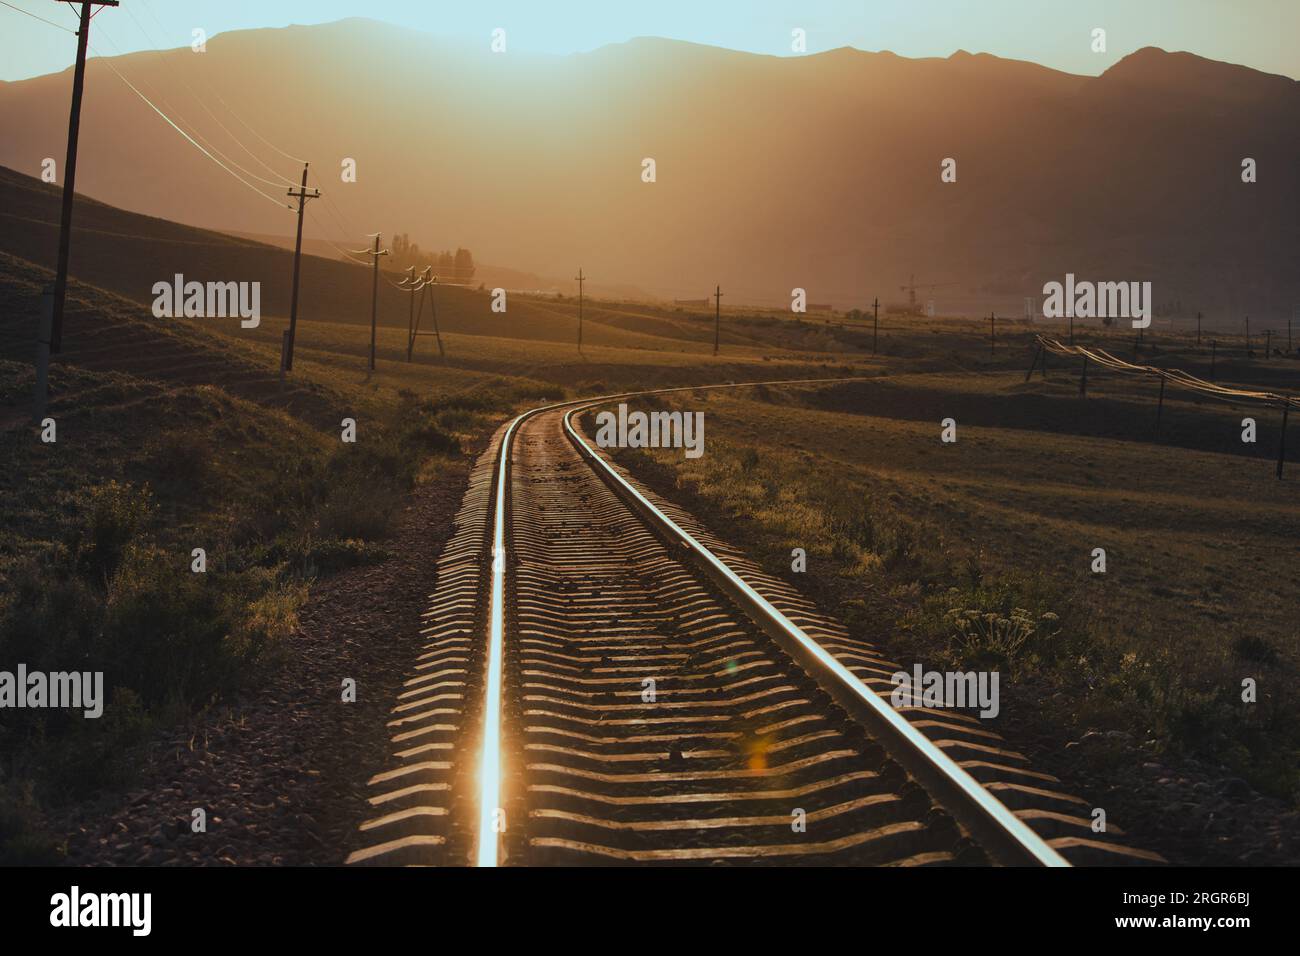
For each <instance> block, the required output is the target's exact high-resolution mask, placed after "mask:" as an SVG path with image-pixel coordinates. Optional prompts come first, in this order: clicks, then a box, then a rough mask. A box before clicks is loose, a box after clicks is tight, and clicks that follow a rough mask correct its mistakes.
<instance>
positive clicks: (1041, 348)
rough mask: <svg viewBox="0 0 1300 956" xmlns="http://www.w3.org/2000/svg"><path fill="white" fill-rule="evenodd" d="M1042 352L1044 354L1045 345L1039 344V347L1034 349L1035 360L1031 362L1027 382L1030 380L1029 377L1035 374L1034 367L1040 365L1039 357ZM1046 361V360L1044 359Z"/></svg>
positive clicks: (1026, 376)
mask: <svg viewBox="0 0 1300 956" xmlns="http://www.w3.org/2000/svg"><path fill="white" fill-rule="evenodd" d="M1042 354H1043V347H1042V346H1041V345H1040V346H1038V347H1037V348H1036V349H1035V350H1034V358H1033V360H1032V361H1031V362H1030V363H1029V371H1028V372H1026V373H1025V381H1026V382H1028V381H1029V379H1030V378H1031V377H1032V376H1033V374H1034V369H1035V368H1036V367H1037V366H1038V358H1039V356H1040V355H1042ZM1044 361H1045V360H1044Z"/></svg>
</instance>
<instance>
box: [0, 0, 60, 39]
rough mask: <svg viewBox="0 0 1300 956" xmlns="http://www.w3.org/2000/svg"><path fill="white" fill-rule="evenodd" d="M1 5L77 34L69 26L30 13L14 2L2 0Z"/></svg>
mask: <svg viewBox="0 0 1300 956" xmlns="http://www.w3.org/2000/svg"><path fill="white" fill-rule="evenodd" d="M0 7H8V8H9V9H10V10H17V11H18V12H19V13H22V14H25V15H27V16H29V17H31V18H32V19H33V20H40V21H41V23H45V24H48V25H49V26H52V27H54V29H56V30H62V31H63V32H64V33H71V34H72V35H73V36H76V35H77V31H76V30H70V29H68V28H67V27H65V26H64V25H63V24H61V23H55V22H54V21H53V20H46V19H45V18H44V17H38V16H37V15H36V14H34V13H29V12H28V11H26V10H24V9H23V8H22V7H15V6H14V5H13V4H12V3H5V0H0Z"/></svg>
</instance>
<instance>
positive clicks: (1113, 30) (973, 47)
mask: <svg viewBox="0 0 1300 956" xmlns="http://www.w3.org/2000/svg"><path fill="white" fill-rule="evenodd" d="M2 2H3V5H0V80H16V79H23V78H26V77H30V76H39V75H41V74H44V73H52V72H57V71H59V70H63V69H65V68H66V67H68V66H70V65H71V64H72V62H73V60H74V59H75V56H76V41H75V39H74V38H73V36H72V35H71V33H69V32H64V31H61V30H58V29H55V28H54V27H52V26H50V25H48V24H46V23H42V22H40V21H39V20H37V19H34V18H33V17H31V16H24V15H23V14H21V13H18V12H16V11H15V10H14V9H13V8H14V7H17V8H19V9H21V10H25V11H26V12H27V13H29V14H36V15H37V16H40V17H43V18H44V19H46V20H49V21H51V22H53V23H55V24H58V25H60V26H63V27H66V28H75V25H76V22H77V18H76V15H75V14H74V12H73V11H72V9H71V5H69V4H67V3H61V2H56V0H2ZM355 16H365V17H372V18H376V19H383V20H386V21H388V22H390V23H394V24H398V25H401V26H407V27H411V28H414V29H419V30H423V31H426V32H429V33H436V34H443V35H449V36H458V37H464V38H465V39H467V40H468V41H469V42H481V43H483V44H485V45H486V44H488V43H489V42H490V35H491V32H492V30H494V29H495V28H498V27H500V28H502V29H504V30H505V31H506V36H507V41H508V43H509V45H510V48H511V49H517V50H523V51H529V52H537V53H556V54H565V53H573V52H578V51H584V50H590V49H594V48H596V47H599V46H603V45H605V44H607V43H618V42H621V41H624V40H627V39H630V38H632V37H636V36H661V37H669V38H672V39H679V40H690V41H693V42H696V43H707V44H711V45H714V46H723V47H728V48H731V49H735V50H746V51H749V52H754V53H768V54H775V55H785V56H789V55H792V50H791V31H792V30H794V29H795V28H800V29H802V30H804V31H806V35H807V50H808V52H810V53H815V52H817V51H819V50H828V49H833V48H835V47H840V46H852V47H857V48H858V49H862V50H892V51H893V52H894V53H897V54H899V55H901V56H908V57H921V56H943V57H946V56H948V55H950V54H951V53H953V52H954V51H956V50H958V49H964V50H967V51H968V52H971V53H992V54H995V55H997V56H1002V57H1009V58H1012V59H1019V60H1031V61H1034V62H1036V63H1042V64H1043V65H1045V66H1049V67H1052V68H1054V69H1059V70H1064V71H1066V72H1070V73H1083V74H1092V75H1095V74H1098V73H1100V72H1102V71H1103V70H1105V69H1106V68H1107V67H1109V66H1110V65H1112V64H1113V63H1115V62H1116V61H1117V60H1119V59H1120V58H1122V57H1123V56H1125V55H1126V54H1128V53H1131V52H1133V51H1134V50H1137V49H1140V48H1142V47H1144V46H1159V47H1163V48H1164V49H1166V50H1187V51H1190V52H1192V53H1196V54H1199V55H1201V56H1205V57H1209V58H1211V59H1215V60H1224V61H1227V62H1229V63H1240V64H1244V65H1246V66H1250V67H1254V68H1255V69H1259V70H1264V71H1266V72H1269V73H1280V74H1283V75H1284V76H1289V77H1292V78H1293V79H1300V44H1297V43H1296V37H1297V36H1298V35H1300V0H781V2H777V0H744V2H736V0H650V2H637V0H586V2H576V0H567V2H565V0H552V2H546V0H512V2H494V0H481V2H480V0H473V2H465V0H459V2H456V3H447V2H443V0H387V2H384V3H379V4H376V3H373V2H366V3H362V2H358V0H122V6H121V7H119V8H116V9H113V8H104V9H103V10H102V11H101V12H100V13H99V14H98V15H97V16H96V19H95V22H94V25H93V27H92V31H91V42H92V43H93V44H94V45H95V48H96V49H98V50H100V52H102V53H105V54H116V53H119V52H121V53H127V52H133V51H136V50H142V49H157V48H160V47H161V48H169V47H178V46H188V45H189V44H190V41H191V36H192V31H193V30H194V29H195V28H202V29H203V30H204V31H206V33H207V35H208V36H209V37H211V36H214V35H216V34H218V33H222V32H225V31H227V30H240V29H249V28H255V27H279V26H287V25H289V24H292V23H323V22H328V21H332V20H340V19H343V18H345V17H355ZM1098 27H1100V28H1102V29H1104V30H1105V31H1106V46H1107V49H1106V52H1105V53H1099V52H1094V51H1093V49H1092V45H1093V41H1092V31H1093V30H1094V29H1095V28H1098Z"/></svg>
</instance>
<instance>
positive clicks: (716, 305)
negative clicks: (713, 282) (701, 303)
mask: <svg viewBox="0 0 1300 956" xmlns="http://www.w3.org/2000/svg"><path fill="white" fill-rule="evenodd" d="M705 301H708V300H707V299H706V300H705ZM721 329H722V286H717V287H716V288H715V289H714V290H713V354H714V355H717V354H718V336H719V334H720V332H721Z"/></svg>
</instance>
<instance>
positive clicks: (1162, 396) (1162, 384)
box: [1156, 372, 1165, 436]
mask: <svg viewBox="0 0 1300 956" xmlns="http://www.w3.org/2000/svg"><path fill="white" fill-rule="evenodd" d="M1164 410H1165V374H1164V372H1161V373H1160V399H1159V401H1157V402H1156V435H1157V436H1159V434H1160V415H1161V413H1162V412H1163V411H1164Z"/></svg>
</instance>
